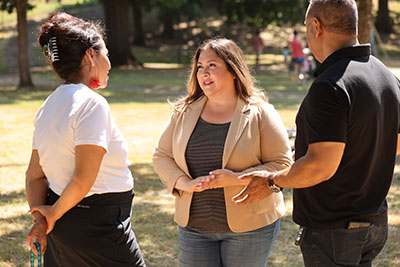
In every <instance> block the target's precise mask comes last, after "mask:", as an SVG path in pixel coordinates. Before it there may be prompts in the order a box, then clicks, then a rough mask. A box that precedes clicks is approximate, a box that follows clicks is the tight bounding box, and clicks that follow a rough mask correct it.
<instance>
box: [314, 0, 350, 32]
mask: <svg viewBox="0 0 400 267" xmlns="http://www.w3.org/2000/svg"><path fill="white" fill-rule="evenodd" d="M308 16H310V17H315V18H317V19H319V20H320V21H321V23H322V25H323V26H324V27H325V28H326V29H327V30H328V31H331V32H335V33H339V34H344V35H357V23H358V11H357V4H356V2H355V1H354V0H310V8H309V10H308Z"/></svg>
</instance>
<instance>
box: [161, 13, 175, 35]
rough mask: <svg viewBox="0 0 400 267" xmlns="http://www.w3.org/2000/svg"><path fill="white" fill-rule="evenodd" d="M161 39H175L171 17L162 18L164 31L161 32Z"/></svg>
mask: <svg viewBox="0 0 400 267" xmlns="http://www.w3.org/2000/svg"><path fill="white" fill-rule="evenodd" d="M162 37H163V38H165V39H169V40H171V39H173V38H174V37H175V34H174V21H173V18H172V16H168V15H165V16H164V29H163V32H162Z"/></svg>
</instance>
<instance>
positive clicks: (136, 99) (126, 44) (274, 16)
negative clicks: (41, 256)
mask: <svg viewBox="0 0 400 267" xmlns="http://www.w3.org/2000/svg"><path fill="white" fill-rule="evenodd" d="M357 2H358V4H359V10H360V40H362V42H363V43H365V42H369V41H371V40H369V38H370V37H371V36H374V38H373V39H372V41H373V42H374V43H376V44H377V50H376V51H375V53H376V55H377V56H378V57H379V58H380V59H381V60H382V61H384V62H385V63H386V64H387V65H388V66H389V67H390V68H391V70H392V71H393V72H394V73H395V74H396V75H397V76H398V77H400V47H399V43H400V40H399V39H400V38H399V36H400V29H399V22H400V1H394V0H392V1H388V0H379V1H378V0H359V1H357ZM15 7H17V9H15ZM306 7H307V1H306V0H280V1H278V0H270V1H265V0H236V1H228V0H220V1H211V0H192V1H191V0H171V1H168V0H114V1H112V0H104V1H98V0H86V1H85V0H61V1H60V0H53V1H51V0H46V1H45V0H36V1H35V0H29V1H26V0H0V9H2V10H3V11H0V267H5V266H29V264H28V263H29V249H28V246H27V245H26V242H25V239H26V235H27V233H28V230H29V228H30V225H31V221H32V220H31V217H30V215H28V214H27V211H28V209H29V207H28V205H27V203H26V200H25V194H24V183H25V175H24V173H25V170H26V168H27V164H28V160H29V157H30V153H31V140H32V131H33V117H34V115H35V114H36V111H37V110H38V108H39V107H40V105H41V104H42V102H43V101H44V99H45V98H46V97H47V96H48V95H49V94H50V93H51V92H52V90H54V88H56V87H57V86H58V85H59V84H60V83H61V81H60V80H59V79H58V78H57V77H56V76H55V75H54V74H53V72H52V70H51V68H50V67H49V64H48V62H47V61H46V60H45V59H44V57H43V55H42V51H41V50H40V48H39V47H38V45H37V43H36V38H37V34H38V30H39V25H40V24H41V23H42V22H43V21H44V19H45V18H46V17H47V16H48V14H49V13H51V12H53V11H55V10H64V11H66V12H68V13H71V14H73V15H77V16H79V17H82V18H86V19H98V20H100V21H102V22H103V24H105V26H106V29H107V34H108V41H107V45H108V48H109V49H110V58H111V61H112V64H113V69H112V70H111V72H110V80H109V86H108V87H107V89H105V90H99V91H97V92H99V93H100V94H102V95H103V96H105V97H106V98H107V100H108V101H109V103H110V106H111V111H112V113H113V116H114V118H115V120H116V122H117V124H118V126H119V128H120V130H121V132H122V133H123V135H124V136H125V138H126V139H127V141H128V144H129V159H130V160H131V162H132V171H133V173H134V176H135V192H136V197H135V198H134V202H133V210H132V225H133V228H134V231H135V233H136V235H137V238H138V241H139V244H140V246H141V249H142V252H143V255H144V257H145V260H146V263H147V265H148V266H150V267H152V266H157V267H158V266H178V260H177V256H178V247H177V226H176V224H175V223H174V222H173V213H174V204H173V203H174V199H173V197H172V196H171V195H170V194H169V193H168V192H167V190H166V188H165V186H164V185H163V184H162V183H161V182H160V180H159V179H158V177H157V175H156V174H155V172H154V170H153V167H152V162H151V156H152V153H153V150H154V147H155V145H156V142H157V139H158V137H159V135H160V132H161V130H162V127H163V125H164V123H165V122H166V120H167V119H168V117H169V115H170V113H171V110H172V109H171V105H170V104H169V103H168V100H170V101H174V100H176V99H177V98H178V97H179V96H182V95H184V94H185V92H186V91H185V83H186V80H187V77H188V73H189V70H190V61H191V56H192V54H193V52H194V50H195V49H196V47H197V46H198V45H199V43H200V42H201V41H203V40H204V39H207V38H210V37H213V36H217V35H220V36H225V37H228V38H231V39H233V40H235V41H236V42H237V43H238V44H239V45H240V46H241V47H242V49H243V50H244V52H245V54H246V59H247V62H248V64H249V65H250V67H251V69H252V73H253V74H254V76H255V78H256V80H257V83H256V84H257V86H258V87H260V88H263V89H264V90H265V92H266V94H267V95H268V97H269V101H270V102H271V103H272V104H273V105H274V106H275V108H276V109H277V110H278V111H279V114H280V115H281V117H282V119H283V121H284V124H285V126H286V127H287V128H290V127H293V126H294V120H295V115H296V112H297V109H298V106H299V104H300V103H301V100H302V98H303V97H304V95H305V94H306V92H307V88H308V87H309V85H310V83H311V82H312V81H311V80H309V81H308V83H307V85H306V86H296V85H295V84H294V82H293V81H292V79H291V77H292V74H291V72H290V70H289V66H288V64H285V62H284V57H283V54H282V51H283V49H284V47H285V46H286V45H287V44H288V41H289V38H290V34H291V32H292V31H293V29H294V28H295V29H297V30H298V31H299V32H300V34H299V37H300V39H301V40H302V43H303V45H306V42H305V33H304V31H305V29H304V25H303V21H304V12H305V9H306ZM25 8H27V10H26V9H25ZM16 11H18V20H17V12H16ZM24 15H26V17H25V20H24ZM17 21H18V23H17ZM369 22H375V24H372V23H371V24H370V23H369ZM374 25H375V26H376V27H374ZM257 28H258V29H260V30H261V37H262V38H263V41H264V45H265V46H264V50H263V54H262V55H261V59H260V66H259V67H258V68H257V70H256V69H255V68H254V63H255V55H254V52H253V49H252V47H251V45H250V42H249V40H250V38H251V37H252V34H253V33H254V31H255V29H257ZM376 29H378V30H377V32H378V33H379V35H377V34H375V35H370V34H369V33H370V32H372V33H374V32H375V33H376V31H375V30H376ZM399 167H400V166H399V163H398V164H397V165H396V170H395V175H394V179H393V183H392V187H391V189H390V193H389V196H388V203H389V223H390V233H389V239H388V242H387V243H386V246H385V248H384V250H383V252H382V253H381V254H380V255H379V256H378V258H377V259H376V260H375V266H400V250H399V244H400V243H399V240H400V174H399V171H400V169H399ZM291 201H292V198H291V190H285V203H286V206H287V213H286V215H285V217H283V219H282V223H281V230H280V232H279V236H278V239H277V241H276V243H275V245H274V248H273V250H272V252H271V256H270V260H269V266H290V267H292V266H294V267H295V266H303V264H302V258H301V253H300V250H299V249H298V248H297V247H295V246H294V245H293V241H294V237H295V234H296V232H297V225H295V224H294V223H293V222H292V220H291V211H292V203H291ZM332 201H334V200H332Z"/></svg>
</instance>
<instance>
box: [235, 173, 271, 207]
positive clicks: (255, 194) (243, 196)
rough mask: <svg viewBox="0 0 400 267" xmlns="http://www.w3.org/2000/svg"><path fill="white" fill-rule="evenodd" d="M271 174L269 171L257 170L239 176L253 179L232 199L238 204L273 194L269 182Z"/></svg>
mask: <svg viewBox="0 0 400 267" xmlns="http://www.w3.org/2000/svg"><path fill="white" fill-rule="evenodd" d="M270 175H271V174H270V173H269V172H267V171H255V172H252V173H248V174H245V175H241V176H239V178H240V179H251V181H250V183H249V184H248V185H247V186H246V187H245V188H243V190H242V191H241V192H240V193H239V194H237V195H236V196H234V197H233V198H232V200H233V201H234V202H235V203H236V204H238V205H244V204H248V203H251V202H254V201H257V200H261V199H264V198H266V197H268V196H269V195H271V194H272V191H271V190H270V189H269V183H268V177H269V176H270Z"/></svg>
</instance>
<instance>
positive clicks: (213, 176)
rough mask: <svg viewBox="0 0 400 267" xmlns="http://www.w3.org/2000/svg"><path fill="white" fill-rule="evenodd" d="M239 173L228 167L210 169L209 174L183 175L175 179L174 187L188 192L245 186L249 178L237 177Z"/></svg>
mask: <svg viewBox="0 0 400 267" xmlns="http://www.w3.org/2000/svg"><path fill="white" fill-rule="evenodd" d="M241 174H242V173H240V172H233V171H231V170H228V169H218V170H214V171H211V172H210V173H209V175H206V176H200V177H197V178H195V179H191V178H189V177H188V176H186V175H183V176H181V177H179V178H178V180H177V181H176V184H175V188H176V189H178V190H182V191H185V192H188V193H193V192H202V191H204V190H207V189H216V188H222V187H227V186H235V185H244V186H246V185H247V184H248V183H249V181H250V180H251V179H248V178H239V177H240V175H241Z"/></svg>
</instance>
